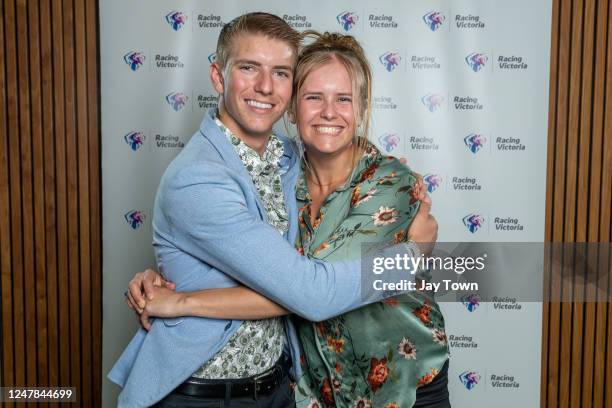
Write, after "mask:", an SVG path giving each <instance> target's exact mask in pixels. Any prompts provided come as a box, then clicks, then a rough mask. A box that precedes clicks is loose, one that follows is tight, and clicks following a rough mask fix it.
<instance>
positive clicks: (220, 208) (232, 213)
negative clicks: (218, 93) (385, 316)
mask: <svg viewBox="0 0 612 408" xmlns="http://www.w3.org/2000/svg"><path fill="white" fill-rule="evenodd" d="M234 177H235V176H233V175H232V174H231V173H230V172H229V171H228V169H227V168H225V167H222V166H217V167H214V166H213V165H212V164H206V165H202V164H198V165H193V166H190V167H187V168H184V169H182V170H181V171H179V172H178V173H176V174H175V175H174V177H171V178H170V180H168V181H166V182H162V187H161V190H160V196H159V197H158V200H160V202H159V203H158V204H159V206H158V210H160V211H161V212H162V214H161V216H163V217H164V218H165V219H166V220H165V221H166V223H167V224H168V225H169V228H170V231H169V232H170V235H171V236H172V237H173V241H174V244H175V245H176V247H177V248H178V249H179V250H181V251H184V252H185V253H188V254H189V255H191V256H193V257H195V258H197V259H199V260H201V261H202V262H205V263H206V264H208V265H210V266H212V267H214V268H216V269H218V270H220V271H223V272H224V273H226V274H227V275H229V276H231V277H232V278H234V279H236V280H237V281H239V282H241V283H242V284H244V285H246V286H248V287H250V288H252V289H254V290H256V291H257V292H259V293H262V294H263V295H265V296H267V297H269V298H270V299H272V300H273V301H275V302H277V303H279V304H280V305H282V306H283V307H285V308H287V309H288V310H291V311H292V312H294V313H296V314H298V315H300V316H302V317H304V318H306V319H308V320H311V321H321V320H325V319H328V318H330V317H332V316H336V315H338V314H342V313H345V312H347V311H349V310H352V309H355V308H358V307H360V306H363V305H365V304H368V303H371V302H374V301H377V300H380V299H381V298H382V297H383V293H371V292H368V294H367V295H362V291H361V261H360V260H354V261H350V262H333V263H326V262H323V261H320V260H314V259H308V258H306V257H304V256H301V255H300V254H299V253H298V252H297V251H296V250H295V248H293V247H292V246H291V245H290V244H289V243H288V242H287V241H286V240H285V239H283V237H282V236H281V235H280V234H279V233H278V232H277V231H276V230H275V229H274V228H273V227H271V226H269V225H267V224H266V223H265V222H263V221H261V220H260V219H259V218H258V217H256V216H254V215H253V214H252V212H251V211H250V210H249V209H248V208H247V205H246V202H245V195H244V193H243V191H242V189H241V187H240V184H239V183H238V182H237V181H236V180H235V179H234ZM168 277H169V278H170V279H172V280H174V281H175V282H179V280H180V276H171V275H169V276H168ZM203 279H204V277H203Z"/></svg>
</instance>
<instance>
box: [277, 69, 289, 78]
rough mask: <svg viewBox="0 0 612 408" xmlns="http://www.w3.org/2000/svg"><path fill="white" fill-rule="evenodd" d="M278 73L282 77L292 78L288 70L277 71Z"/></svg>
mask: <svg viewBox="0 0 612 408" xmlns="http://www.w3.org/2000/svg"><path fill="white" fill-rule="evenodd" d="M276 75H277V76H279V77H281V78H290V75H289V73H288V72H286V71H276Z"/></svg>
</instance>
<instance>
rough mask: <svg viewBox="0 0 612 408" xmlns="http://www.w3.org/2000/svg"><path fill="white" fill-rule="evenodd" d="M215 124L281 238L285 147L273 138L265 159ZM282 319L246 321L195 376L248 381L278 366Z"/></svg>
mask: <svg viewBox="0 0 612 408" xmlns="http://www.w3.org/2000/svg"><path fill="white" fill-rule="evenodd" d="M215 122H216V123H217V125H218V126H219V128H221V131H222V132H223V133H224V134H225V136H226V137H227V139H228V140H229V141H230V143H231V144H232V146H234V149H235V150H236V153H238V156H239V157H240V160H242V163H244V167H245V168H246V169H247V171H248V172H249V174H250V176H251V179H252V180H253V184H254V185H255V188H256V189H257V192H258V193H259V198H260V199H261V202H262V204H263V206H264V208H265V209H266V215H267V217H268V223H269V224H270V225H272V226H273V227H274V228H276V230H277V231H278V232H279V233H280V234H281V235H283V234H285V233H286V232H287V230H288V229H289V217H288V215H287V207H286V206H285V198H284V197H283V190H282V188H281V178H280V172H279V164H280V158H281V157H282V155H283V153H284V148H283V143H282V142H281V141H280V140H279V139H278V138H277V137H276V136H274V135H271V136H270V140H269V141H268V144H267V146H266V150H265V151H264V153H263V155H262V156H259V154H258V153H257V152H256V151H255V150H253V149H251V148H250V147H249V146H247V145H246V144H245V143H244V142H243V141H242V140H240V139H239V138H238V137H237V136H236V135H234V134H233V133H232V132H231V131H230V130H229V129H228V128H227V127H225V126H224V125H223V123H222V122H221V121H220V120H219V119H218V118H217V119H215ZM284 343H285V330H284V328H283V322H282V319H281V318H279V317H277V318H272V319H262V320H246V321H244V322H243V323H242V324H241V325H240V327H239V328H238V330H237V331H236V333H234V335H233V336H232V337H230V339H229V340H228V342H227V343H226V344H225V345H224V346H223V348H222V349H221V350H220V351H219V352H218V353H217V354H216V355H215V356H214V357H213V358H212V359H210V360H209V361H207V362H206V363H205V364H204V365H203V366H202V367H200V369H199V370H198V371H196V372H195V373H194V374H193V376H194V377H197V378H211V379H212V378H245V377H250V376H253V375H256V374H260V373H262V372H264V371H266V370H267V369H269V368H270V367H272V366H273V365H274V363H276V361H277V360H278V359H279V358H280V356H281V354H282V352H283V345H284Z"/></svg>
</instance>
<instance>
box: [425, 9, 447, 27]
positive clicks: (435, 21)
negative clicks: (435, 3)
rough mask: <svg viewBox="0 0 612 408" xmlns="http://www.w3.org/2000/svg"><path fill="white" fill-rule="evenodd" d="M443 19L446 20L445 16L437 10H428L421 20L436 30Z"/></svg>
mask: <svg viewBox="0 0 612 408" xmlns="http://www.w3.org/2000/svg"><path fill="white" fill-rule="evenodd" d="M444 20H446V17H445V16H444V14H442V13H440V12H439V11H430V12H429V13H427V14H425V15H424V16H423V21H424V22H425V24H427V27H429V29H430V30H431V31H436V30H437V29H438V28H440V27H441V26H442V23H444Z"/></svg>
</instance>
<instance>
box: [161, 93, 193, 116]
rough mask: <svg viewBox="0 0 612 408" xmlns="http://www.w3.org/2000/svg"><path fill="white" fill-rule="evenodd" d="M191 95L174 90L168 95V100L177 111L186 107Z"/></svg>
mask: <svg viewBox="0 0 612 408" xmlns="http://www.w3.org/2000/svg"><path fill="white" fill-rule="evenodd" d="M188 100H189V97H188V96H187V95H185V94H184V93H182V92H172V93H169V94H168V95H166V102H168V105H170V106H171V107H172V109H174V111H175V112H178V111H180V110H181V109H183V108H184V107H185V105H186V104H187V101H188Z"/></svg>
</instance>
